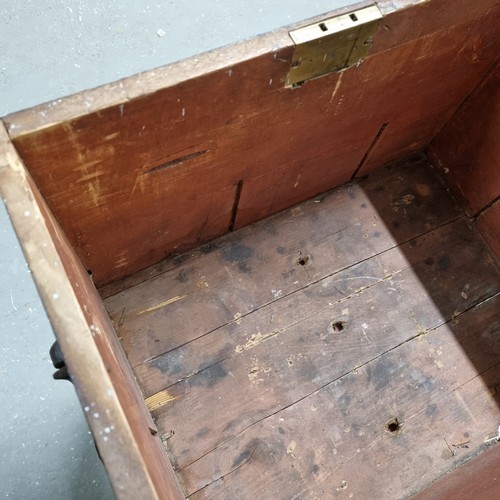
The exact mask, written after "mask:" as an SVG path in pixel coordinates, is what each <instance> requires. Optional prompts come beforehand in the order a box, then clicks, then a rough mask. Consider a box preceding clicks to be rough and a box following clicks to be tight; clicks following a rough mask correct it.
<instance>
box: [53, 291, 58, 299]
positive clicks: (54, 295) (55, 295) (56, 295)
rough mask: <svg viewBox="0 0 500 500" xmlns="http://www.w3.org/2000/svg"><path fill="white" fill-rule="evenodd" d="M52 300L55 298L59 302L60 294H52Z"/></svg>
mask: <svg viewBox="0 0 500 500" xmlns="http://www.w3.org/2000/svg"><path fill="white" fill-rule="evenodd" d="M52 298H53V299H54V300H58V299H59V294H58V293H57V292H54V293H53V294H52Z"/></svg>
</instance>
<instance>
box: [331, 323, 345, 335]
mask: <svg viewBox="0 0 500 500" xmlns="http://www.w3.org/2000/svg"><path fill="white" fill-rule="evenodd" d="M330 330H331V331H332V332H335V333H338V332H342V331H343V330H344V322H343V321H333V322H332V323H331V324H330Z"/></svg>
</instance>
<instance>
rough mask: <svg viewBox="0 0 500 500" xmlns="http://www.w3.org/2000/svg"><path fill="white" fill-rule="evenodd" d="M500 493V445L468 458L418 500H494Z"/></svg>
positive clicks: (423, 493) (419, 496)
mask: <svg viewBox="0 0 500 500" xmlns="http://www.w3.org/2000/svg"><path fill="white" fill-rule="evenodd" d="M499 497H500V446H492V447H491V448H490V449H488V450H487V451H484V452H483V453H481V454H480V455H478V456H477V457H475V458H474V460H469V461H467V462H466V463H465V464H464V465H462V466H461V467H459V468H457V469H456V470H454V471H453V472H452V473H450V474H449V475H448V476H445V477H444V478H443V479H441V480H440V481H438V482H437V483H436V484H433V485H432V486H431V487H430V488H429V489H427V490H424V491H423V492H422V493H421V494H419V495H417V496H416V497H415V500H470V499H472V498H473V499H474V500H494V499H495V498H499Z"/></svg>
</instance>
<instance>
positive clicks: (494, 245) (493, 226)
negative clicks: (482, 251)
mask: <svg viewBox="0 0 500 500" xmlns="http://www.w3.org/2000/svg"><path fill="white" fill-rule="evenodd" d="M476 226H477V229H478V230H479V232H480V233H481V234H482V235H483V238H484V239H485V240H486V241H487V242H488V244H489V245H490V247H491V249H492V250H493V252H494V253H495V254H496V256H497V257H498V258H500V201H497V202H496V203H494V204H493V205H492V206H491V207H490V208H488V209H487V210H485V211H484V212H482V213H481V214H480V215H479V217H478V218H477V220H476Z"/></svg>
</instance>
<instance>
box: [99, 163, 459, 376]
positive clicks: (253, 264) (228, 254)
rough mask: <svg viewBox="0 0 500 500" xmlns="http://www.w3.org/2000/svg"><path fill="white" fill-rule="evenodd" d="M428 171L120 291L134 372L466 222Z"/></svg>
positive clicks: (374, 185) (246, 237) (204, 253)
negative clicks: (342, 274) (452, 222)
mask: <svg viewBox="0 0 500 500" xmlns="http://www.w3.org/2000/svg"><path fill="white" fill-rule="evenodd" d="M428 166H429V163H428V161H427V160H426V159H425V158H420V157H419V158H415V159H414V160H411V161H408V162H405V163H404V164H403V165H401V163H400V164H398V167H394V168H387V169H384V170H382V171H380V172H379V173H377V174H376V175H372V176H370V177H369V178H367V179H365V180H364V181H362V182H360V183H359V184H352V185H349V186H345V187H341V188H338V189H337V190H335V191H334V192H332V193H329V194H327V195H324V196H321V197H319V198H317V199H314V200H311V201H309V202H306V203H304V204H302V205H301V206H300V207H297V208H295V209H292V210H291V211H288V212H284V213H282V214H279V215H277V216H275V217H274V218H270V219H267V220H265V221H262V222H260V223H258V224H256V225H255V226H252V227H249V228H245V229H243V230H241V231H238V232H237V233H233V234H231V235H228V236H226V237H225V238H223V239H221V240H218V241H217V242H215V243H212V244H209V245H207V246H205V247H201V249H199V250H198V251H196V252H194V253H190V254H188V255H183V256H182V258H174V259H170V260H168V261H167V262H168V263H167V262H166V263H165V267H166V268H167V269H168V270H167V271H166V272H164V273H161V274H158V275H156V276H154V278H153V279H148V280H145V278H147V277H149V276H150V274H151V272H152V271H151V270H146V271H145V272H144V273H138V274H139V277H138V282H139V283H138V284H137V285H136V286H134V287H132V288H130V289H129V288H128V287H129V286H130V283H131V279H126V280H124V282H123V283H122V286H123V287H124V289H123V290H122V291H121V292H119V290H120V288H119V287H120V283H116V284H115V285H114V286H113V287H112V288H114V290H115V294H114V295H113V296H109V297H108V298H107V299H105V305H106V308H107V310H108V312H109V314H110V316H111V318H112V320H113V321H114V324H115V326H116V328H117V332H118V335H119V336H120V338H121V340H122V342H123V345H124V346H125V348H126V351H127V355H128V358H129V361H130V363H131V364H132V366H134V367H135V366H137V365H138V364H139V363H142V362H143V361H144V360H145V359H150V358H151V359H152V358H155V357H157V356H159V355H161V354H163V353H165V352H168V351H170V350H172V349H174V348H176V347H179V346H180V345H182V344H184V343H186V342H189V341H191V340H193V339H195V338H197V337H199V336H201V335H203V334H204V333H205V332H207V331H211V330H216V329H217V328H220V327H221V326H223V325H225V324H226V323H227V322H228V321H235V320H236V319H238V318H239V317H242V316H245V315H247V314H249V313H251V312H252V311H255V310H257V309H258V308H259V307H261V306H263V305H266V304H268V303H271V302H273V301H276V300H277V298H279V297H280V296H287V295H288V294H290V293H292V292H294V291H296V290H299V289H301V288H303V287H304V286H305V285H307V284H309V283H315V282H317V281H319V280H321V279H322V278H324V277H326V276H327V275H328V274H329V273H330V274H333V273H335V272H338V271H341V270H342V269H345V268H347V267H349V266H351V265H353V264H355V263H357V262H358V261H362V260H364V259H367V258H369V257H371V256H374V255H377V254H378V253H380V252H383V251H385V250H388V249H390V248H392V247H394V246H397V244H398V243H400V242H401V243H402V242H405V241H409V240H411V239H412V238H414V237H416V236H418V235H420V234H422V233H425V232H428V231H429V230H431V229H434V228H436V227H439V226H440V225H442V224H445V223H446V222H449V221H450V220H453V219H454V218H456V217H458V216H460V215H462V212H461V211H460V210H459V208H458V206H457V205H456V203H455V202H454V200H453V199H452V198H451V197H450V195H449V193H448V192H447V191H446V189H445V187H444V186H443V185H442V184H440V183H439V182H438V180H437V178H436V175H435V173H434V172H433V171H432V170H430V169H429V168H428ZM398 168H399V169H398ZM402 171H404V172H405V178H406V180H407V183H403V182H401V175H400V174H401V172H402ZM409 186H411V187H409ZM389 193H390V194H389ZM388 196H390V197H391V201H392V203H393V205H391V206H389V209H387V207H386V208H385V209H383V207H382V205H383V204H387V197H388ZM410 198H411V199H412V200H413V201H412V202H409V203H408V204H404V200H409V199H410ZM401 200H403V201H401ZM374 206H375V207H376V206H379V207H380V210H379V213H376V212H374V210H373V207H374ZM319 207H320V208H321V210H320V209H319ZM359 241H363V243H364V244H363V245H362V246H360V245H359V244H358V242H359ZM332 248H334V249H335V251H334V252H335V253H334V254H333V255H332ZM301 256H304V257H305V258H307V263H306V265H305V266H301V265H300V264H299V260H300V257H301ZM325 273H326V274H325ZM175 299H177V300H175ZM165 324H167V325H168V331H169V335H168V336H166V335H162V332H163V330H164V328H165V326H163V325H165ZM186 325H190V330H189V332H186ZM189 359H191V358H190V357H187V361H186V362H187V363H188V364H189Z"/></svg>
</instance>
